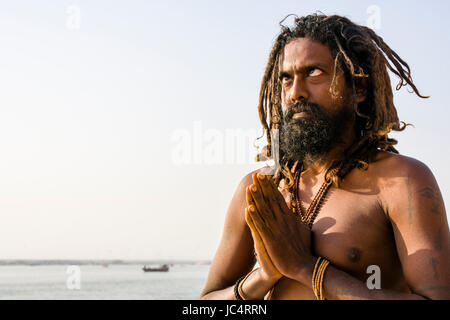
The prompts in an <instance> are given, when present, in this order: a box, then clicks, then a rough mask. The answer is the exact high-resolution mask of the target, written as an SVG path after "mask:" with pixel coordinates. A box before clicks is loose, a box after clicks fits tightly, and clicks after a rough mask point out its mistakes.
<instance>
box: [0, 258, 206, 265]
mask: <svg viewBox="0 0 450 320" xmlns="http://www.w3.org/2000/svg"><path fill="white" fill-rule="evenodd" d="M210 263H211V262H210V261H209V260H175V259H173V260H169V259H161V260H156V259H155V260H120V259H110V260H106V259H105V260H95V259H42V260H39V259H4V260H0V266H18V265H22V266H43V265H130V264H140V265H155V264H192V265H209V264H210Z"/></svg>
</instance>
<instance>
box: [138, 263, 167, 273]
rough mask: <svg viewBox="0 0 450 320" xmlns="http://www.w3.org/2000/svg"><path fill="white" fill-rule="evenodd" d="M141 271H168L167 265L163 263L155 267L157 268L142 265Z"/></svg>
mask: <svg viewBox="0 0 450 320" xmlns="http://www.w3.org/2000/svg"><path fill="white" fill-rule="evenodd" d="M142 271H144V272H167V271H169V265H167V264H163V265H162V266H160V267H157V268H151V267H147V266H144V267H143V268H142Z"/></svg>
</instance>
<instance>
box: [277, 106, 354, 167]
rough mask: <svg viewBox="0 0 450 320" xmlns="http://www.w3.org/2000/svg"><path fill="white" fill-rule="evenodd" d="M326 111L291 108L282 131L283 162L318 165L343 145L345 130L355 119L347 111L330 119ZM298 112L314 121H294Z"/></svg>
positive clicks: (344, 110) (311, 108)
mask: <svg viewBox="0 0 450 320" xmlns="http://www.w3.org/2000/svg"><path fill="white" fill-rule="evenodd" d="M322 110H325V109H324V108H323V107H321V106H320V105H318V104H315V103H300V102H298V103H295V104H293V105H291V106H288V107H287V111H286V112H285V114H284V115H283V122H282V125H281V129H280V153H281V155H282V157H283V159H282V160H286V161H289V162H291V161H299V162H304V161H305V160H311V161H317V160H319V159H321V158H323V157H324V156H326V155H327V154H328V153H329V151H330V150H331V149H332V148H333V147H334V146H336V145H337V144H339V143H341V142H342V140H341V135H342V130H343V128H345V127H346V125H347V123H348V121H349V119H350V118H351V115H349V114H348V111H347V110H346V108H342V112H340V113H339V114H337V115H335V116H329V115H327V114H326V113H325V112H324V111H322ZM296 112H307V113H309V115H310V117H307V118H302V119H298V120H293V119H292V116H293V115H294V114H295V113H296Z"/></svg>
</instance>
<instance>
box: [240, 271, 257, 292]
mask: <svg viewBox="0 0 450 320" xmlns="http://www.w3.org/2000/svg"><path fill="white" fill-rule="evenodd" d="M258 269H259V268H256V269H253V270H252V271H250V272H249V273H247V275H246V276H245V278H244V279H242V281H241V282H240V283H239V286H238V288H237V290H238V292H239V295H240V296H241V298H242V300H247V299H246V298H245V297H244V295H243V294H242V285H243V284H244V282H245V280H247V278H248V277H249V276H250V275H251V274H252V273H253V272H255V271H256V270H258Z"/></svg>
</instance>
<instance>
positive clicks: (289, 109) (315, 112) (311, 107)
mask: <svg viewBox="0 0 450 320" xmlns="http://www.w3.org/2000/svg"><path fill="white" fill-rule="evenodd" d="M321 109H322V108H321V106H320V105H318V104H317V103H312V102H296V103H293V104H291V105H289V106H286V112H285V115H284V119H285V120H286V121H289V120H291V119H292V116H293V115H294V114H295V113H298V112H306V113H309V114H311V115H312V116H323V115H322V111H321Z"/></svg>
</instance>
